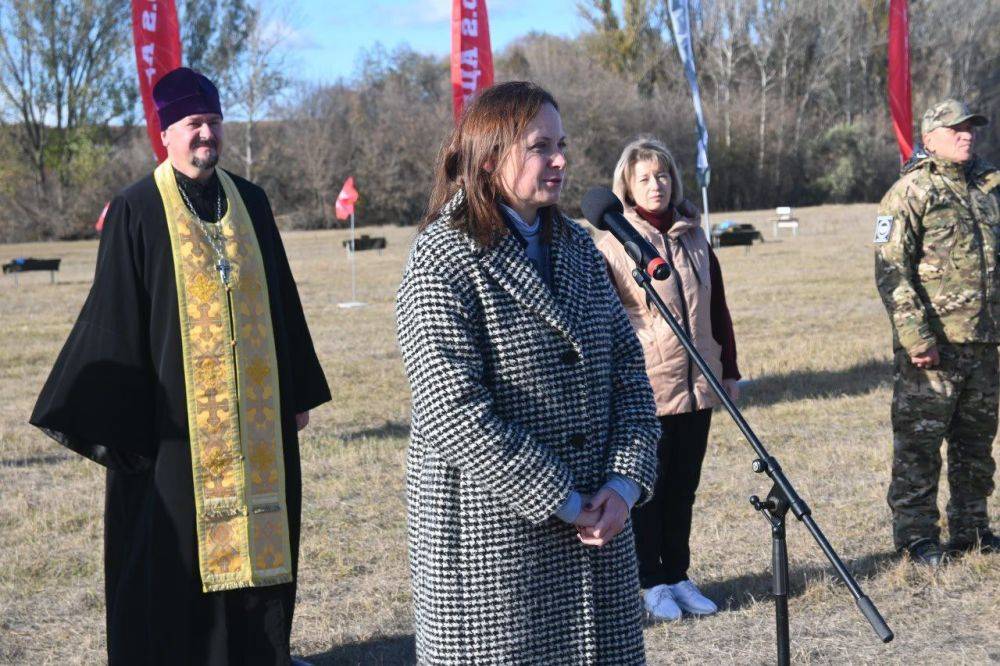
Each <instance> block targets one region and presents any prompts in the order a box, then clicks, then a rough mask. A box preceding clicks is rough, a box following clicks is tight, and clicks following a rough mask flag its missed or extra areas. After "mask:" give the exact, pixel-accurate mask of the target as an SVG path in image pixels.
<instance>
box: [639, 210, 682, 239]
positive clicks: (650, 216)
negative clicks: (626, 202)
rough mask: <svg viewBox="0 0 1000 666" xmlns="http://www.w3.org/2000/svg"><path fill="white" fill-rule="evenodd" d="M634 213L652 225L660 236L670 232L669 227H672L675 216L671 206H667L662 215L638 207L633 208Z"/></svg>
mask: <svg viewBox="0 0 1000 666" xmlns="http://www.w3.org/2000/svg"><path fill="white" fill-rule="evenodd" d="M635 212H636V213H638V215H639V217H641V218H642V219H644V220H646V221H647V222H649V223H650V224H652V225H653V226H654V227H655V228H656V230H657V231H659V232H660V233H661V234H665V233H667V232H668V231H670V227H672V226H674V219H675V214H674V207H673V204H671V205H670V206H668V207H667V209H666V210H665V211H663V212H662V213H651V212H649V211H648V210H646V209H645V208H641V207H639V206H636V207H635Z"/></svg>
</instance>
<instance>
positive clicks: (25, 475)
mask: <svg viewBox="0 0 1000 666" xmlns="http://www.w3.org/2000/svg"><path fill="white" fill-rule="evenodd" d="M797 213H798V214H799V216H800V218H801V220H802V227H801V229H800V233H799V235H798V236H797V237H795V238H792V237H790V236H788V235H785V236H783V237H782V238H781V239H780V240H777V241H775V240H773V239H772V238H771V229H770V226H769V225H767V224H766V223H765V219H766V217H767V213H765V212H759V213H743V214H732V215H726V214H717V215H714V216H713V221H720V220H721V219H724V218H731V219H734V220H737V221H751V222H756V223H758V228H760V229H761V230H762V231H763V232H764V233H765V236H766V237H767V242H766V243H764V244H763V245H756V246H754V247H753V249H752V250H751V251H749V252H744V250H743V249H742V248H723V249H721V250H720V251H719V257H720V260H721V263H722V266H723V270H724V273H725V276H726V283H727V284H726V286H727V291H728V296H729V302H730V306H731V308H732V312H733V316H734V320H735V327H736V335H737V342H738V345H739V354H740V366H741V369H742V371H743V373H744V375H745V377H746V378H747V379H748V380H750V384H749V385H748V386H747V387H746V388H745V395H744V398H743V401H742V405H743V407H744V408H745V414H746V416H747V418H748V420H749V421H750V423H751V424H752V425H753V426H754V428H755V429H756V431H757V433H758V434H759V435H760V437H761V438H762V439H763V440H764V442H765V443H766V444H767V446H768V447H769V449H770V450H771V452H772V453H773V454H774V455H775V456H777V457H778V459H779V460H780V461H781V462H782V464H783V466H784V468H785V471H786V473H787V474H788V476H789V477H790V478H791V480H792V481H793V483H795V485H796V487H797V488H798V490H799V492H800V494H801V495H802V496H803V497H804V498H805V499H806V501H808V502H809V504H810V505H811V507H812V508H813V511H814V516H815V517H816V519H817V521H818V522H819V524H820V526H821V527H822V528H823V529H824V531H825V532H826V534H827V536H828V537H829V539H830V540H831V542H832V543H833V544H834V546H835V547H836V548H837V549H838V550H839V552H840V554H841V556H842V557H843V559H844V560H845V562H847V563H848V565H849V566H850V567H851V568H852V569H853V571H854V572H855V574H856V575H857V577H858V579H859V581H860V582H861V584H862V586H863V587H864V589H865V590H866V592H867V593H868V594H869V596H870V597H871V598H872V599H873V600H874V601H875V602H876V604H878V606H879V608H880V609H881V610H882V612H883V614H884V615H885V617H886V619H887V620H888V622H889V624H890V625H891V626H892V628H893V629H894V630H895V632H896V640H895V641H894V642H893V643H890V644H889V645H883V644H881V643H880V642H879V641H878V640H877V639H876V638H875V636H874V634H873V633H872V632H871V630H870V629H869V627H868V625H867V623H866V622H865V621H864V619H863V618H862V617H861V615H860V614H859V613H858V612H857V610H856V607H855V605H854V603H853V600H852V599H851V597H850V595H849V594H848V592H847V590H846V589H845V588H844V587H843V586H842V585H841V584H839V583H838V582H837V581H836V580H835V578H834V576H833V574H832V570H831V569H830V568H829V567H828V565H827V563H826V560H825V559H824V558H823V556H822V554H821V553H820V551H819V549H818V548H817V547H816V546H815V544H814V543H813V541H812V539H811V538H810V537H809V535H808V534H807V532H806V531H805V529H804V528H803V527H802V526H801V525H798V524H797V523H795V522H794V521H793V522H792V523H790V525H789V551H790V558H791V577H792V591H791V597H792V598H791V600H790V608H791V617H792V622H791V633H792V658H793V661H794V662H796V663H823V664H848V663H864V664H869V663H871V664H874V663H878V664H903V663H908V664H911V663H935V664H952V663H965V664H985V663H991V662H992V663H997V662H1000V621H998V618H1000V557H997V556H992V557H991V556H985V555H970V556H968V557H965V558H963V559H962V560H960V561H957V562H954V563H952V564H951V565H949V566H947V567H945V568H943V569H942V570H940V571H937V572H932V571H928V570H925V569H919V568H916V567H914V566H912V565H911V564H909V563H907V562H905V561H900V560H899V559H897V558H896V557H894V556H893V554H892V543H891V537H890V520H889V510H888V508H887V506H886V504H885V491H886V487H887V484H888V479H889V464H890V455H891V434H890V428H889V399H890V393H891V374H892V372H891V367H890V364H889V359H890V348H889V347H890V334H889V327H888V323H887V319H886V316H885V313H884V312H883V310H882V306H881V304H880V302H879V301H878V298H877V295H876V293H875V288H874V284H873V279H872V257H871V255H872V252H871V244H870V240H871V236H872V228H873V221H874V207H873V206H866V205H857V206H827V207H822V208H811V209H802V210H799V211H797ZM366 232H367V233H378V234H384V235H386V236H388V240H389V249H388V250H387V251H386V252H385V253H384V254H382V255H381V256H379V255H376V254H374V253H363V254H361V255H359V270H358V276H359V282H360V287H359V293H358V296H359V300H361V301H364V302H366V303H367V304H368V306H367V307H365V308H362V309H354V310H345V309H341V308H339V307H338V305H337V304H338V302H340V301H346V300H349V299H350V273H349V271H348V267H347V263H346V258H345V255H344V251H343V249H342V248H341V245H340V241H341V240H342V239H343V238H345V237H346V232H343V231H331V232H302V233H289V234H287V235H286V244H287V247H288V251H289V255H290V258H291V263H292V267H293V270H294V271H295V274H296V276H297V278H298V283H299V288H300V290H301V293H302V297H303V301H304V304H305V308H306V314H307V316H308V318H309V322H310V325H311V328H312V331H313V337H314V339H315V341H316V343H317V346H318V350H319V354H320V358H321V360H322V362H323V365H324V367H325V369H326V372H327V376H328V378H329V381H330V386H331V388H332V389H333V396H334V399H333V403H332V404H331V405H327V406H325V407H323V408H321V409H319V410H317V411H316V412H314V414H313V421H312V424H311V425H310V427H309V429H308V430H307V431H306V432H305V436H304V438H303V443H302V447H303V453H302V459H303V467H304V469H303V472H304V478H305V490H304V492H305V510H304V526H303V541H302V567H301V572H300V586H299V601H298V608H297V612H296V619H295V628H294V634H293V648H294V651H295V653H296V654H298V655H302V656H304V657H307V658H310V659H311V660H312V661H314V662H315V663H317V664H356V663H363V664H378V663H385V664H396V663H409V662H412V660H413V656H412V654H413V653H412V650H413V647H412V645H413V642H412V636H413V631H412V624H411V615H410V607H409V585H408V580H407V567H406V550H405V542H404V516H405V508H404V503H403V483H402V477H403V460H404V452H405V447H406V438H407V432H408V430H407V428H408V426H407V424H408V414H409V400H408V388H407V385H406V381H405V378H404V377H403V373H402V369H401V365H400V360H399V353H398V350H397V348H396V342H395V334H394V318H393V299H394V293H395V287H396V285H397V282H398V279H399V276H400V273H401V270H402V266H403V262H404V260H405V257H406V252H407V247H408V245H409V241H410V238H411V235H412V230H410V229H396V228H387V229H379V230H367V229H366ZM95 250H96V243H93V242H80V243H65V244H46V245H20V246H4V247H0V259H3V260H4V261H7V260H9V259H11V258H13V257H17V256H60V257H62V258H63V264H64V270H63V271H61V272H60V274H59V279H58V283H57V284H56V285H54V286H52V285H49V284H48V282H49V279H48V276H47V275H44V274H33V275H29V276H26V277H24V278H22V280H21V285H20V287H19V288H15V286H14V282H13V280H12V279H11V278H10V277H9V276H8V277H4V278H3V279H2V281H0V305H2V318H0V367H2V368H3V372H2V374H0V396H2V400H0V497H2V501H0V554H2V559H3V566H2V567H0V663H30V664H44V663H53V664H70V663H81V664H95V663H101V662H102V661H103V660H104V652H103V650H104V643H103V642H104V638H103V634H104V628H103V627H104V625H103V622H104V617H103V613H104V608H103V580H102V578H103V576H102V568H101V552H100V551H101V529H102V525H101V506H102V501H103V500H102V478H103V477H102V473H101V470H100V468H98V467H97V466H96V465H93V464H90V463H87V462H84V461H82V460H80V459H77V458H76V457H74V456H72V455H70V454H69V453H68V452H65V451H63V450H62V449H60V448H59V447H57V446H56V445H55V444H53V443H51V442H50V441H48V440H47V439H46V437H45V436H43V435H42V434H41V433H39V432H37V431H35V430H34V429H32V428H30V427H29V426H27V425H26V423H25V422H26V419H27V417H28V414H29V412H30V410H31V407H32V405H33V401H34V398H35V396H36V394H37V392H38V389H39V387H40V385H41V382H42V381H43V380H44V378H45V376H46V374H47V372H48V370H49V368H50V366H51V364H52V362H53V360H54V359H55V355H56V353H57V351H58V349H59V347H60V345H61V344H62V341H63V340H64V338H65V336H66V334H67V332H68V330H69V327H70V325H71V323H72V321H73V320H74V318H75V317H76V314H77V311H78V309H79V307H80V305H81V303H82V302H83V299H84V297H85V295H86V293H87V290H88V289H89V285H90V280H91V276H92V272H93V262H94V256H95ZM752 459H753V455H752V452H751V450H750V449H749V447H748V446H747V445H746V444H745V443H744V441H743V440H742V438H741V436H740V434H739V432H738V431H737V430H736V428H735V427H734V426H733V425H732V423H731V422H730V421H729V418H728V416H726V415H725V414H724V413H717V414H716V415H715V421H714V427H713V430H712V436H711V442H710V445H709V454H708V458H707V460H706V464H705V470H704V475H703V479H702V484H701V491H700V494H699V497H698V502H697V505H696V507H695V524H694V537H693V560H694V564H693V570H692V572H691V573H692V577H693V578H694V579H695V580H696V581H697V582H699V583H700V584H701V585H702V587H703V589H704V590H705V591H706V592H707V593H708V594H709V595H710V596H712V597H714V598H715V599H716V600H718V601H719V602H720V606H722V607H723V611H722V612H720V613H719V614H718V615H717V616H715V617H711V618H708V619H702V620H689V619H686V620H683V621H680V622H676V623H668V624H659V625H651V626H649V627H648V628H647V630H646V641H647V652H648V656H649V661H650V663H653V664H686V663H691V664H694V663H698V664H703V663H710V664H730V663H735V664H766V663H772V662H773V661H774V642H773V641H774V638H773V635H774V628H773V608H772V605H771V604H770V603H769V589H770V587H769V585H770V573H769V566H770V537H769V532H768V530H767V528H766V526H765V524H764V521H763V519H762V518H761V517H760V516H759V515H757V514H755V513H754V512H753V511H752V510H751V508H750V505H749V504H748V502H747V497H748V496H749V495H751V494H754V493H758V494H761V495H763V494H765V493H766V492H767V490H768V483H767V479H766V478H764V477H759V476H757V475H755V474H753V473H752V472H751V470H750V462H751V460H752ZM946 499H947V493H946V492H942V496H941V506H942V507H943V506H944V502H945V500H946ZM991 514H992V518H993V522H994V525H997V524H998V523H1000V520H998V518H1000V511H998V504H997V502H996V500H995V499H994V501H993V502H992V506H991Z"/></svg>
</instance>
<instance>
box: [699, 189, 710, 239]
mask: <svg viewBox="0 0 1000 666" xmlns="http://www.w3.org/2000/svg"><path fill="white" fill-rule="evenodd" d="M701 206H702V209H704V211H705V217H704V218H703V219H702V228H703V229H704V230H705V237H706V238H708V242H709V243H711V242H712V223H711V222H709V219H708V186H707V185H702V186H701Z"/></svg>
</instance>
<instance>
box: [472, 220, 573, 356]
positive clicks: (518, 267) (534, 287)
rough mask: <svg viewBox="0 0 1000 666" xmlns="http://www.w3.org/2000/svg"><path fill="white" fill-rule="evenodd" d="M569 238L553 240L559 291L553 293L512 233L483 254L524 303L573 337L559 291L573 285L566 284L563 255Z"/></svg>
mask: <svg viewBox="0 0 1000 666" xmlns="http://www.w3.org/2000/svg"><path fill="white" fill-rule="evenodd" d="M566 245H567V242H566V241H565V240H563V239H560V240H559V241H557V242H554V243H553V246H552V253H553V265H554V270H553V281H554V283H555V285H554V286H555V288H556V294H553V293H552V290H550V289H549V288H548V287H547V286H546V285H545V283H544V282H543V281H542V278H541V276H540V275H539V274H538V271H537V270H535V267H534V266H532V265H531V262H530V261H529V260H528V257H527V255H526V254H525V253H524V249H523V248H522V247H521V244H520V243H519V242H518V239H517V238H516V237H515V235H514V234H513V233H510V234H508V235H507V237H506V238H504V239H503V240H502V241H501V242H500V243H499V244H498V245H496V246H495V247H494V248H492V249H490V250H488V251H487V252H486V253H485V255H483V258H482V263H483V266H484V268H485V270H486V272H487V273H488V274H489V275H490V276H491V277H492V278H493V279H494V280H495V281H496V283H497V284H499V285H500V286H501V287H502V288H503V289H504V290H505V291H507V292H508V293H509V294H510V295H511V296H512V297H513V298H514V300H515V301H517V302H518V303H519V304H520V305H521V306H522V307H524V308H525V309H527V310H530V311H531V312H533V313H535V314H536V315H538V316H539V317H541V318H542V319H544V320H545V321H546V322H548V323H549V324H550V325H551V326H552V327H553V328H555V329H556V330H558V331H559V332H560V333H562V334H563V335H564V336H566V337H567V338H569V339H570V340H572V341H574V344H575V342H576V341H575V338H574V336H573V328H572V326H571V324H570V320H569V318H567V316H566V312H565V311H564V310H563V307H562V306H561V304H560V300H562V301H565V300H566V299H565V298H563V299H560V298H558V295H559V294H560V292H561V291H562V290H563V289H565V288H568V287H570V285H567V284H566V279H567V276H566V275H565V273H566V270H567V269H566V267H565V266H564V265H563V263H564V262H566V261H567V259H566V258H565V257H564V256H563V255H566V254H568V253H567V252H566V251H565V246H566Z"/></svg>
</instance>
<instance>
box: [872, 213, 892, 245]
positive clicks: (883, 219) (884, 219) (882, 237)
mask: <svg viewBox="0 0 1000 666" xmlns="http://www.w3.org/2000/svg"><path fill="white" fill-rule="evenodd" d="M893 219H894V218H893V217H892V215H879V216H878V218H876V220H875V242H876V243H880V244H881V243H888V242H889V236H891V235H892V221H893Z"/></svg>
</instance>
